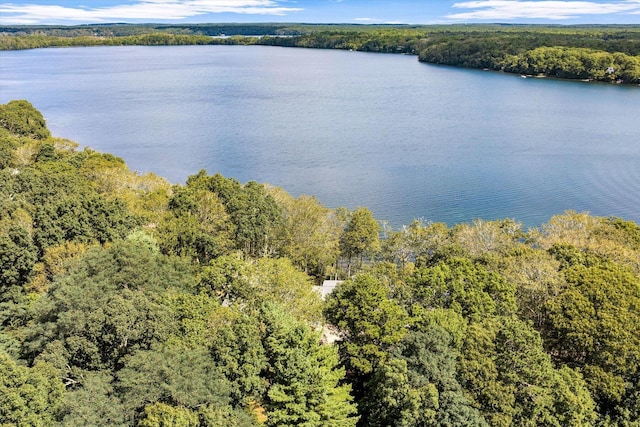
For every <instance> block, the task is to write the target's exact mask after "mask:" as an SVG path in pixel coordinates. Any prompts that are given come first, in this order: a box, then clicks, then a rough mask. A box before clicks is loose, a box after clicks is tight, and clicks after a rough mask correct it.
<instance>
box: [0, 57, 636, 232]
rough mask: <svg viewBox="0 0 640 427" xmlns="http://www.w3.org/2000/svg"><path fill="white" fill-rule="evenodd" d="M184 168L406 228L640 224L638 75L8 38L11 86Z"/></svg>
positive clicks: (152, 167) (140, 153) (58, 127)
mask: <svg viewBox="0 0 640 427" xmlns="http://www.w3.org/2000/svg"><path fill="white" fill-rule="evenodd" d="M11 99H28V100H29V101H30V102H32V103H33V104H34V105H35V106H36V108H38V109H39V110H41V111H42V112H43V114H44V115H45V117H46V118H47V123H48V125H49V127H50V129H51V130H52V132H53V133H54V134H55V135H57V136H63V137H67V138H70V139H72V140H75V141H77V142H79V143H80V144H81V145H82V146H90V147H92V148H94V149H97V150H100V151H106V152H111V153H113V154H116V155H118V156H121V157H123V158H124V159H125V160H126V161H127V163H128V164H129V166H130V167H131V168H132V169H135V170H139V171H141V172H146V171H152V172H155V173H157V174H159V175H162V176H164V177H166V178H168V179H169V180H171V181H172V182H184V181H185V179H186V177H187V176H189V175H191V174H194V173H196V172H197V171H198V170H200V169H206V170H207V171H208V172H209V173H211V174H213V173H216V172H220V173H222V174H223V175H225V176H229V177H235V178H237V179H238V180H240V181H241V182H246V181H248V180H255V181H259V182H268V183H271V184H274V185H278V186H281V187H283V188H284V189H286V190H287V191H288V192H290V193H291V194H293V195H296V196H297V195H299V194H313V195H315V196H317V197H318V198H319V199H320V201H321V202H322V203H324V204H325V205H327V206H330V207H338V206H347V207H349V208H354V207H355V206H367V207H369V208H370V209H371V210H372V211H373V212H374V214H375V215H376V217H377V218H378V219H384V220H387V221H389V222H390V223H391V224H392V225H393V226H395V227H398V226H400V225H402V224H408V223H409V222H410V221H411V220H412V219H414V218H423V219H425V220H428V221H441V222H446V223H448V224H454V223H459V222H468V221H471V220H472V219H474V218H483V219H487V220H492V219H499V218H514V219H516V220H517V221H520V222H522V223H523V224H524V225H525V226H537V225H540V224H541V223H544V222H546V221H548V219H549V217H551V216H552V215H555V214H559V213H562V212H563V211H565V210H568V209H573V210H577V211H589V212H590V213H592V214H594V215H603V216H619V217H622V218H625V219H630V220H634V221H636V222H640V209H639V207H640V121H639V120H638V111H640V89H639V88H637V87H621V86H615V85H606V84H584V83H579V82H566V81H558V80H548V79H532V78H528V79H523V78H520V77H519V76H511V75H505V74H501V73H493V72H483V71H478V70H465V69H458V68H450V67H442V66H434V65H428V64H422V63H419V62H418V61H417V58H416V57H414V56H406V55H388V54H368V53H358V52H347V51H336V50H312V49H291V48H279V47H263V46H179V47H139V46H136V47H90V48H72V49H39V50H28V51H17V52H1V53H0V102H2V103H5V102H7V101H9V100H11Z"/></svg>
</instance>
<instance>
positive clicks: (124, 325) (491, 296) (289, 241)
mask: <svg viewBox="0 0 640 427" xmlns="http://www.w3.org/2000/svg"><path fill="white" fill-rule="evenodd" d="M326 278H339V279H343V282H342V283H340V284H339V285H338V286H337V287H336V288H335V290H334V292H333V293H332V294H331V295H329V296H328V297H327V298H326V300H324V301H323V300H321V298H320V296H319V294H318V293H317V292H316V291H314V289H313V284H314V283H315V284H318V283H321V281H322V280H323V279H326ZM639 307H640V226H638V224H636V223H634V222H632V221H625V220H623V219H620V218H604V217H593V216H590V215H588V214H586V213H577V212H566V213H564V214H562V215H557V216H554V217H552V218H550V220H549V221H548V222H547V223H546V224H543V225H542V226H540V227H538V228H534V229H530V230H524V229H523V228H522V226H521V224H519V223H517V222H516V221H514V220H498V221H483V220H476V221H473V222H472V223H467V224H458V225H455V226H453V227H448V226H447V225H445V224H442V223H428V222H424V221H419V220H416V221H414V222H412V223H411V224H409V225H406V226H403V227H402V228H400V229H391V228H388V227H382V226H381V224H380V222H379V221H377V220H376V219H375V218H374V216H373V214H372V213H371V211H369V210H368V209H367V208H365V207H359V208H355V209H353V210H350V209H346V208H339V209H328V208H326V207H324V206H322V204H321V203H320V202H319V201H318V200H317V199H315V198H314V197H311V196H300V197H298V198H294V197H292V196H291V195H289V194H287V193H286V192H285V191H284V190H282V189H280V188H276V187H272V186H269V185H266V184H259V183H256V182H247V183H240V182H239V181H237V180H235V179H233V178H227V177H223V176H222V175H220V174H214V175H209V174H208V173H207V172H206V171H200V172H198V173H197V174H195V175H192V176H191V177H189V178H188V180H187V182H186V183H185V184H177V185H170V184H169V183H168V182H167V181H165V180H164V179H162V178H161V177H158V176H155V175H153V174H145V175H140V174H138V173H135V172H133V171H131V170H129V169H128V168H127V166H126V164H125V163H124V161H123V160H122V159H120V158H118V157H115V156H113V155H111V154H103V153H98V152H96V151H94V150H91V149H89V148H85V149H83V150H79V149H78V148H77V146H76V144H74V143H73V142H71V141H68V140H65V139H61V138H56V137H53V136H52V135H51V134H50V132H49V130H48V129H47V127H46V123H45V120H44V118H43V117H42V114H41V113H40V112H39V111H38V110H36V109H35V108H34V107H33V106H32V105H31V104H30V103H29V102H27V101H11V102H9V103H8V104H4V105H0V425H16V426H41V425H47V426H77V425H91V426H105V427H106V426H140V427H161V426H193V427H209V426H247V427H248V426H267V427H268V426H274V427H275V426H302V425H304V426H317V427H322V426H336V427H337V426H345V427H348V426H416V427H417V426H431V425H433V426H443V427H444V426H461V425H466V426H492V427H493V426H495V427H506V426H539V425H544V426H597V427H613V426H628V427H636V426H638V420H640V363H638V361H639V360H640V311H639V310H638V308H639ZM327 331H331V335H327V334H326V333H327ZM323 334H324V335H323ZM330 336H333V338H334V339H337V342H336V343H334V344H328V341H329V339H328V337H330Z"/></svg>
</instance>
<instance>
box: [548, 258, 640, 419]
mask: <svg viewBox="0 0 640 427" xmlns="http://www.w3.org/2000/svg"><path fill="white" fill-rule="evenodd" d="M552 252H553V253H554V255H555V256H556V257H557V258H558V259H559V260H560V261H561V263H563V264H564V266H565V268H564V270H563V273H564V277H565V280H566V288H565V289H563V291H562V292H560V293H559V294H558V295H557V297H555V298H553V299H551V300H549V301H548V302H547V303H546V305H545V310H546V315H547V318H548V322H547V324H546V325H545V327H544V329H543V336H544V338H545V345H546V347H547V348H548V351H549V352H550V354H552V355H553V357H554V359H555V360H556V361H557V362H558V363H561V364H566V365H567V366H569V367H572V368H577V369H580V370H581V371H582V372H583V374H584V377H585V380H586V381H587V384H588V386H589V389H590V390H591V393H592V394H593V396H594V398H595V399H596V401H597V402H598V404H599V411H600V412H601V413H602V414H603V415H610V416H614V417H617V416H618V415H619V413H620V412H621V411H623V410H624V409H623V406H624V405H623V404H622V402H623V401H624V400H625V396H627V395H629V394H634V393H637V390H635V389H634V387H637V385H634V382H633V378H635V376H636V375H637V374H638V371H639V368H638V366H639V365H638V363H637V361H638V360H640V314H639V313H638V310H637V307H640V279H639V278H638V276H637V275H635V274H634V273H633V272H631V271H630V270H629V269H628V268H625V267H623V266H620V265H618V264H615V263H613V262H611V261H608V260H604V259H602V258H601V257H599V256H596V255H594V254H593V253H590V252H589V251H580V250H578V249H576V248H573V247H571V246H556V247H555V248H554V249H553V251H552Z"/></svg>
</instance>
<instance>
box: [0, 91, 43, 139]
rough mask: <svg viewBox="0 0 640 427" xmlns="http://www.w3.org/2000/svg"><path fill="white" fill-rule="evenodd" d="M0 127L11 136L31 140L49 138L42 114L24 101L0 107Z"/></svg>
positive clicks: (12, 102)
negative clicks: (14, 135) (11, 134)
mask: <svg viewBox="0 0 640 427" xmlns="http://www.w3.org/2000/svg"><path fill="white" fill-rule="evenodd" d="M0 126H1V127H3V128H5V129H7V130H8V131H9V132H11V133H13V134H16V135H22V136H28V137H29V138H33V139H46V138H49V137H50V136H51V133H50V132H49V129H47V124H46V122H45V120H44V117H42V113H40V111H38V110H36V109H35V108H34V106H33V105H31V103H29V102H28V101H25V100H20V101H10V102H9V103H7V104H2V105H0Z"/></svg>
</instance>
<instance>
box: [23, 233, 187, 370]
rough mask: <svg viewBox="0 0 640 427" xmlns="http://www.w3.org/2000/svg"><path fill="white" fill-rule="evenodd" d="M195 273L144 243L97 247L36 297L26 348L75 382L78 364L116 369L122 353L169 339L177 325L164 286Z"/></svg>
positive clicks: (82, 367)
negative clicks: (47, 290)
mask: <svg viewBox="0 0 640 427" xmlns="http://www.w3.org/2000/svg"><path fill="white" fill-rule="evenodd" d="M192 280H193V279H192V277H191V272H190V271H189V269H188V268H187V267H186V266H185V265H184V264H183V263H181V262H177V261H176V260H173V259H171V258H166V257H164V256H162V255H159V254H156V253H153V252H152V251H151V250H149V249H148V248H147V247H146V246H145V245H143V244H139V243H136V242H133V241H126V242H120V243H116V244H114V245H112V246H111V247H109V248H92V249H90V250H89V251H87V253H86V254H85V256H84V257H83V258H82V260H80V261H79V262H78V263H77V264H76V266H75V267H74V268H73V269H71V270H70V272H69V273H68V274H63V275H61V276H59V277H58V278H56V280H55V281H54V283H53V284H52V285H51V287H50V289H49V292H48V293H47V294H45V295H44V296H43V297H42V298H40V299H39V300H38V301H37V303H36V304H34V306H33V308H32V309H31V313H32V316H33V320H32V321H31V323H30V325H28V328H27V330H26V331H25V334H26V337H27V339H26V342H25V356H27V358H28V359H29V360H34V359H44V360H50V361H51V362H52V364H54V366H56V367H58V368H60V369H61V370H62V371H63V372H64V375H67V376H69V381H70V382H73V381H75V379H74V377H75V375H77V374H76V369H80V370H103V369H107V370H114V369H118V368H119V367H121V364H122V358H123V357H124V356H126V355H128V354H131V353H132V352H134V351H136V350H139V349H148V348H150V346H151V345H152V344H153V343H156V342H161V341H163V340H166V338H167V337H168V336H169V335H170V333H171V332H172V329H173V328H175V327H176V325H175V323H174V322H172V318H171V316H172V314H171V313H170V312H169V311H168V310H167V307H166V306H165V305H164V304H163V299H162V295H161V294H162V292H164V291H166V290H167V289H169V288H178V289H181V288H183V289H189V288H192V287H193V283H192Z"/></svg>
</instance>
